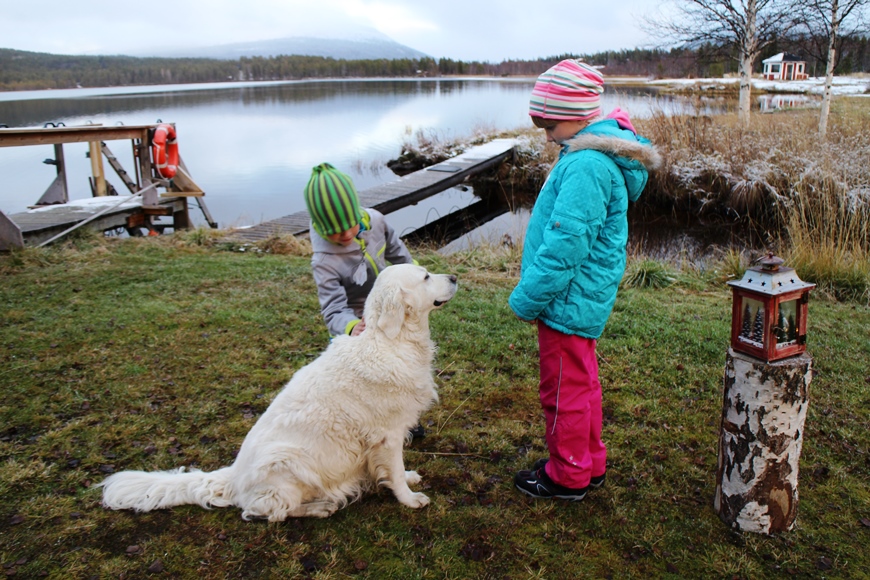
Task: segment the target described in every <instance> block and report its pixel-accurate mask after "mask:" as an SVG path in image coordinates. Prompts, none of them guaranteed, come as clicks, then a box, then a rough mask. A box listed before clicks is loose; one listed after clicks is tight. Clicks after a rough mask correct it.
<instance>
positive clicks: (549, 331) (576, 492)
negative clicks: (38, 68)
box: [508, 60, 660, 501]
mask: <svg viewBox="0 0 870 580" xmlns="http://www.w3.org/2000/svg"><path fill="white" fill-rule="evenodd" d="M603 85H604V79H603V77H602V76H601V75H600V73H598V71H597V70H595V69H594V68H592V67H590V66H588V65H586V64H584V63H581V62H579V61H576V60H564V61H562V62H560V63H559V64H557V65H555V66H554V67H552V68H551V69H549V70H548V71H547V72H545V73H544V74H542V75H541V76H540V77H539V78H538V81H537V82H536V84H535V87H534V89H533V91H532V97H531V103H530V115H531V117H532V121H533V122H534V123H535V125H536V126H538V127H540V128H543V129H544V130H545V131H546V133H547V140H548V141H554V142H556V143H559V144H560V145H562V151H561V153H560V155H559V159H558V161H557V162H556V164H555V166H554V167H553V169H552V170H551V172H550V174H549V176H548V177H547V181H546V182H545V184H544V186H543V188H542V189H541V192H540V193H539V195H538V198H537V200H536V202H535V206H534V208H533V210H532V215H531V218H530V220H529V225H528V228H527V231H526V237H525V245H524V248H523V259H522V269H521V275H520V281H519V283H518V284H517V286H516V288H515V289H514V290H513V292H512V293H511V295H510V298H509V302H508V303H509V305H510V307H511V309H512V310H513V312H514V313H515V314H516V316H517V317H518V318H519V319H521V320H524V321H528V322H536V323H537V325H538V343H539V348H540V354H539V358H540V373H541V376H540V384H539V395H540V400H541V405H542V407H543V410H544V415H545V417H546V432H545V436H546V441H547V447H548V450H549V454H550V456H549V458H542V459H540V460H539V461H537V462H536V463H535V465H534V466H533V468H532V469H531V470H523V471H520V472H519V473H517V475H516V477H515V478H514V484H515V485H516V487H517V488H518V489H519V490H520V491H522V492H523V493H526V494H527V495H530V496H532V497H537V498H561V499H568V500H573V501H579V500H582V499H583V498H584V497H585V496H586V493H587V491H588V489H589V488H590V487H600V486H601V485H603V484H604V479H605V471H606V448H605V446H604V443H603V442H602V441H601V427H602V412H601V384H600V382H599V380H598V365H597V358H596V353H595V348H596V339H597V338H598V337H599V336H601V333H602V331H603V330H604V325H605V323H606V322H607V319H608V317H609V316H610V312H611V310H612V309H613V304H614V301H615V300H616V291H617V288H618V286H619V282H620V280H621V279H622V275H623V273H624V271H625V262H626V244H627V241H628V218H627V212H628V203H629V202H630V201H636V200H637V199H638V197H639V196H640V194H641V192H642V191H643V188H644V186H645V185H646V182H647V179H648V170H649V169H651V168H654V167H656V166H657V165H658V164H659V162H660V160H659V156H658V153H657V152H656V150H655V149H654V148H653V147H652V146H651V145H650V143H649V141H648V140H646V139H644V138H643V137H639V136H638V135H637V133H636V132H635V130H634V127H632V125H631V122H630V120H629V119H628V115H626V114H625V113H624V112H623V111H620V110H619V109H616V110H615V111H614V112H613V113H611V114H610V115H608V116H607V117H606V118H601V117H600V94H601V93H602V92H603V90H604V88H603Z"/></svg>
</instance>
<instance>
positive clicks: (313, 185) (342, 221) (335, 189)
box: [305, 163, 362, 237]
mask: <svg viewBox="0 0 870 580" xmlns="http://www.w3.org/2000/svg"><path fill="white" fill-rule="evenodd" d="M305 205H306V207H307V208H308V214H309V215H310V216H311V223H312V224H313V225H314V230H315V231H316V232H317V233H318V234H320V235H321V236H324V237H325V236H331V235H333V234H338V233H341V232H343V231H346V230H349V229H351V228H352V227H354V226H355V225H357V224H358V223H360V221H362V210H361V209H360V207H359V198H358V197H357V195H356V188H355V187H354V186H353V181H351V179H350V177H349V176H348V175H347V174H345V173H342V172H341V171H339V170H338V169H336V168H335V167H333V166H332V165H330V164H329V163H321V164H320V165H318V166H317V167H315V168H314V169H312V170H311V179H309V180H308V185H306V186H305Z"/></svg>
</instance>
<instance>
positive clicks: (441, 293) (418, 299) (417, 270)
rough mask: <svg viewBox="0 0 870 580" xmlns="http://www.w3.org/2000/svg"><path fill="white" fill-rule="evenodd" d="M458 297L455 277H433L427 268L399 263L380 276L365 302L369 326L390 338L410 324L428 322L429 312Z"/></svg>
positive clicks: (434, 275) (445, 275)
mask: <svg viewBox="0 0 870 580" xmlns="http://www.w3.org/2000/svg"><path fill="white" fill-rule="evenodd" d="M454 294H456V276H454V275H452V274H430V273H429V272H428V271H426V268H422V267H420V266H414V265H411V264H397V265H395V266H390V267H389V268H385V269H384V271H383V272H381V273H380V275H379V276H378V278H377V280H375V285H374V287H373V288H372V291H371V293H370V294H369V297H368V300H366V306H365V319H366V326H367V327H368V326H369V325H370V324H371V325H375V326H376V327H377V328H379V329H380V330H381V331H383V332H384V334H386V335H387V336H388V337H389V338H395V337H396V336H398V334H399V332H400V331H401V329H402V327H403V326H404V325H405V324H406V323H408V322H411V323H419V322H424V323H425V321H426V320H427V317H428V315H429V313H430V312H431V311H432V310H434V309H436V308H438V307H440V306H441V305H443V304H444V303H445V302H447V301H448V300H450V299H451V298H453V295H454Z"/></svg>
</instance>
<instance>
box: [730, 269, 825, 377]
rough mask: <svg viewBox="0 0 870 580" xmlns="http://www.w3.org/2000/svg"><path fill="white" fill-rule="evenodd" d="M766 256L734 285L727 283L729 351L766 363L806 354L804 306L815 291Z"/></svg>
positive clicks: (805, 312) (805, 307)
mask: <svg viewBox="0 0 870 580" xmlns="http://www.w3.org/2000/svg"><path fill="white" fill-rule="evenodd" d="M782 263H783V260H782V258H778V257H776V256H774V255H773V254H772V253H771V254H768V255H767V257H766V258H763V259H762V260H760V261H759V266H757V267H753V268H749V269H748V270H746V273H745V274H744V275H743V278H742V279H741V280H740V281H738V282H728V285H729V286H731V291H732V295H733V299H734V303H733V308H732V311H731V348H733V349H734V350H735V351H738V352H742V353H745V354H748V355H750V356H753V357H756V358H760V359H762V360H764V361H766V362H770V361H774V360H780V359H783V358H787V357H790V356H795V355H798V354H801V353H803V352H806V350H807V344H806V343H807V303H808V302H809V297H810V290H812V289H813V288H815V287H816V285H815V284H809V283H807V282H804V281H802V280H801V279H800V278H798V276H797V273H796V272H795V271H794V268H784V267H782Z"/></svg>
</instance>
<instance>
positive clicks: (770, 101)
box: [757, 95, 821, 113]
mask: <svg viewBox="0 0 870 580" xmlns="http://www.w3.org/2000/svg"><path fill="white" fill-rule="evenodd" d="M757 101H758V109H759V111H760V112H762V113H772V112H774V111H780V110H784V109H810V108H812V107H819V106H821V99H819V98H818V97H812V96H809V95H760V96H759V97H758V98H757Z"/></svg>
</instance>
